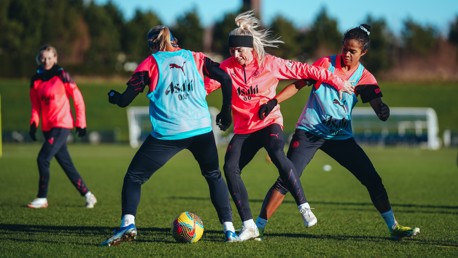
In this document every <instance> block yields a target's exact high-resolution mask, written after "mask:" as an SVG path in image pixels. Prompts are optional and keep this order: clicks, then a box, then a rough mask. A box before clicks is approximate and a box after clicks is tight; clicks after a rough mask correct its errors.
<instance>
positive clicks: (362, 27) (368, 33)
mask: <svg viewBox="0 0 458 258" xmlns="http://www.w3.org/2000/svg"><path fill="white" fill-rule="evenodd" d="M359 28H360V29H362V30H364V32H366V33H367V35H368V36H369V35H371V32H370V31H368V30H367V29H366V28H364V26H359Z"/></svg>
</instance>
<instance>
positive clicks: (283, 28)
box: [268, 15, 302, 59]
mask: <svg viewBox="0 0 458 258" xmlns="http://www.w3.org/2000/svg"><path fill="white" fill-rule="evenodd" d="M270 30H271V31H272V33H273V35H277V34H278V35H279V36H280V39H281V40H283V41H284V42H285V44H280V45H279V46H278V48H270V49H268V52H269V53H272V54H274V55H276V56H279V57H282V58H287V59H291V58H294V57H297V56H298V55H299V54H300V53H301V50H302V46H301V42H300V41H298V37H299V33H298V31H297V29H296V28H295V27H294V25H293V23H292V22H290V21H289V20H287V19H286V18H284V17H282V16H280V15H279V16H277V17H275V18H274V19H273V21H272V23H271V25H270Z"/></svg>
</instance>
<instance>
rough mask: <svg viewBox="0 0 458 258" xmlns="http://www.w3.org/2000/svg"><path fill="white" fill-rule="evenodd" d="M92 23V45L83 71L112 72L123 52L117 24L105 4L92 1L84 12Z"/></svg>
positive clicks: (90, 32)
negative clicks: (100, 4) (99, 4)
mask: <svg viewBox="0 0 458 258" xmlns="http://www.w3.org/2000/svg"><path fill="white" fill-rule="evenodd" d="M84 19H85V21H86V22H87V23H88V24H90V25H91V26H90V27H89V35H90V37H91V42H90V47H89V49H88V51H87V52H86V53H85V65H84V68H83V71H84V72H86V73H93V74H99V75H100V74H110V73H113V71H115V68H116V65H117V64H118V57H119V55H120V54H121V47H120V35H119V32H118V31H117V28H116V25H115V23H114V21H113V20H112V17H111V16H110V15H109V13H108V11H107V10H106V9H105V8H104V6H98V5H96V4H94V3H92V2H91V4H89V5H88V6H87V8H86V10H85V13H84Z"/></svg>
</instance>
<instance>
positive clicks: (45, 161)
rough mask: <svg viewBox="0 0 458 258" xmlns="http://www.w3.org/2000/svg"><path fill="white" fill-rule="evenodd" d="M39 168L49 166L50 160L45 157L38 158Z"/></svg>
mask: <svg viewBox="0 0 458 258" xmlns="http://www.w3.org/2000/svg"><path fill="white" fill-rule="evenodd" d="M37 164H38V166H49V159H48V158H46V157H43V156H40V155H39V156H38V158H37Z"/></svg>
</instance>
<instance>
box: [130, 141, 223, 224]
mask: <svg viewBox="0 0 458 258" xmlns="http://www.w3.org/2000/svg"><path fill="white" fill-rule="evenodd" d="M183 149H188V150H190V151H191V152H192V154H193V155H194V158H195V159H196V160H197V162H198V163H199V166H200V170H201V174H202V175H203V176H204V177H205V180H207V184H208V187H209V189H210V197H211V201H212V203H213V206H214V207H215V209H216V212H217V213H218V218H219V220H220V222H221V223H223V222H229V221H232V210H231V205H230V202H229V194H228V190H227V185H226V183H225V182H224V180H223V178H222V176H221V171H220V169H219V161H218V151H217V148H216V144H215V138H214V136H213V132H209V133H205V134H202V135H198V136H194V137H190V138H187V139H182V140H159V139H156V138H154V137H152V136H151V135H149V136H148V137H147V138H146V140H145V142H144V143H143V144H142V146H141V147H140V149H139V150H138V151H137V153H136V154H135V156H134V158H133V159H132V161H131V163H130V165H129V168H128V170H127V173H126V175H125V177H124V184H123V187H122V215H125V214H132V215H134V216H135V215H136V213H137V207H138V204H139V202H140V197H141V185H142V184H143V183H145V182H146V181H147V180H148V179H149V178H150V177H151V176H152V175H153V174H154V173H155V172H156V171H157V170H158V169H159V168H160V167H162V166H163V165H164V164H165V163H166V162H167V161H168V160H169V159H171V158H172V157H173V156H174V155H175V154H177V153H178V152H179V151H181V150H183Z"/></svg>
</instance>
